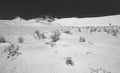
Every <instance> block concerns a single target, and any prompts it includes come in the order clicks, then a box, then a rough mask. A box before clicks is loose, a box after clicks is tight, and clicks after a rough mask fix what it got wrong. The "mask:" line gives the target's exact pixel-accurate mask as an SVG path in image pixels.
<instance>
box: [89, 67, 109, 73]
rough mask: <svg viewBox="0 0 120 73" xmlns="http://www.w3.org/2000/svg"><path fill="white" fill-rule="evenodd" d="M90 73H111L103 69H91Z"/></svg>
mask: <svg viewBox="0 0 120 73" xmlns="http://www.w3.org/2000/svg"><path fill="white" fill-rule="evenodd" d="M89 72H90V73H111V72H109V71H106V70H105V69H103V68H98V69H93V68H90V71H89Z"/></svg>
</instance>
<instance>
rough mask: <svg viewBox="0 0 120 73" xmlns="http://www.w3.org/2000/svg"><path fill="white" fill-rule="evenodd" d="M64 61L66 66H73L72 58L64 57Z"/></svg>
mask: <svg viewBox="0 0 120 73" xmlns="http://www.w3.org/2000/svg"><path fill="white" fill-rule="evenodd" d="M65 59H66V62H65V63H66V65H71V66H73V65H74V63H73V61H72V57H65Z"/></svg>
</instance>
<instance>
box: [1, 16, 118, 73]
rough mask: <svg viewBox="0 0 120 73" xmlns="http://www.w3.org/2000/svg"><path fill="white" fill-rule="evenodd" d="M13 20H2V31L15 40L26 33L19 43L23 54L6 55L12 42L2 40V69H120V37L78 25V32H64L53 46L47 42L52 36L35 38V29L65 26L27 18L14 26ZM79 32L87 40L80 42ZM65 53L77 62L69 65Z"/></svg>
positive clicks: (37, 72)
mask: <svg viewBox="0 0 120 73" xmlns="http://www.w3.org/2000/svg"><path fill="white" fill-rule="evenodd" d="M101 19H102V18H101ZM103 19H104V18H103ZM85 20H86V21H87V20H91V19H87V18H86V19H84V21H85ZM115 20H116V19H115ZM117 20H118V18H117ZM81 21H82V19H81ZM9 22H10V21H9ZM91 22H93V21H92V20H91ZM12 23H13V21H12V22H11V23H10V24H8V21H4V22H3V21H0V35H1V36H5V37H6V39H9V40H11V41H12V42H15V43H16V40H17V38H18V37H19V36H23V37H24V38H25V42H24V43H21V44H20V43H17V44H18V45H19V46H20V52H21V53H22V54H20V55H19V56H18V57H17V58H16V59H13V58H9V59H7V58H6V55H7V54H5V53H4V52H3V50H4V49H5V46H6V45H8V44H9V43H5V44H2V43H0V73H97V71H94V70H99V69H100V70H99V71H98V73H110V72H111V73H119V72H120V65H119V64H120V53H119V52H120V49H119V47H120V45H119V44H120V42H119V41H120V38H119V37H113V36H111V35H109V34H106V33H102V32H99V33H94V34H90V33H85V32H76V30H75V29H71V31H75V32H74V33H72V34H65V33H62V34H61V36H60V40H59V41H58V42H56V45H55V46H54V47H51V46H50V45H49V44H46V42H48V41H49V38H48V39H44V40H43V39H42V40H35V39H34V37H33V35H32V33H33V32H34V31H35V30H40V31H45V32H49V33H51V32H52V31H53V30H55V29H60V28H64V26H49V25H48V26H46V25H45V26H39V27H38V26H37V27H36V26H23V25H24V24H23V23H26V22H22V23H19V22H18V23H17V22H15V23H17V24H18V25H15V24H14V25H15V26H14V25H12ZM83 23H84V22H83ZM19 24H20V25H19ZM25 25H28V24H25ZM31 25H33V24H32V23H31ZM39 25H41V24H39ZM8 34H9V35H8ZM79 36H84V37H85V38H86V42H79ZM66 57H72V61H73V63H74V65H67V64H66ZM103 71H104V72H103Z"/></svg>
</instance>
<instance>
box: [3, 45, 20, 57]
mask: <svg viewBox="0 0 120 73" xmlns="http://www.w3.org/2000/svg"><path fill="white" fill-rule="evenodd" d="M19 49H20V47H19V46H18V45H16V44H10V45H8V46H6V48H5V49H4V52H6V53H8V56H7V58H12V57H17V56H18V55H19V54H21V53H20V52H19Z"/></svg>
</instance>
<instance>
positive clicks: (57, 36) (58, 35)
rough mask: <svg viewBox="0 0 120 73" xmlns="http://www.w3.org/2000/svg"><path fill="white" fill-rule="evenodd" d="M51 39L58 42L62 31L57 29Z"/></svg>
mask: <svg viewBox="0 0 120 73" xmlns="http://www.w3.org/2000/svg"><path fill="white" fill-rule="evenodd" d="M51 39H52V42H57V41H58V40H60V32H59V31H55V32H54V33H53V35H51Z"/></svg>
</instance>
